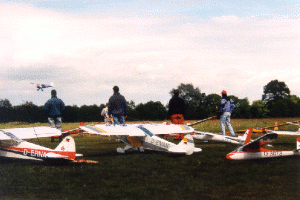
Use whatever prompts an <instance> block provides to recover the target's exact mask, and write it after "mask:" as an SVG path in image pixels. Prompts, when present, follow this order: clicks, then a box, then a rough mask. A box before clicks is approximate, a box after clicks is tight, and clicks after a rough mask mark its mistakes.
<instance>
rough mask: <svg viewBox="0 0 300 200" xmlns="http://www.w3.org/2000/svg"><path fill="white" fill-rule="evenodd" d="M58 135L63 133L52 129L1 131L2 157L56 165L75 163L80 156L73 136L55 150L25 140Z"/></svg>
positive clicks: (37, 128) (0, 145) (68, 137)
mask: <svg viewBox="0 0 300 200" xmlns="http://www.w3.org/2000/svg"><path fill="white" fill-rule="evenodd" d="M58 135H61V131H59V130H57V129H55V128H50V127H34V128H14V129H0V156H2V157H9V158H18V159H30V160H40V161H47V162H54V163H57V162H69V161H73V160H74V159H75V158H76V155H77V156H79V155H78V154H76V153H75V142H74V139H73V138H72V137H71V136H67V137H65V138H64V139H63V141H62V142H61V143H60V144H59V145H58V146H57V147H56V148H55V149H54V150H52V149H49V148H46V147H43V146H40V145H36V144H33V143H30V142H26V141H24V140H23V139H34V138H38V137H51V136H58Z"/></svg>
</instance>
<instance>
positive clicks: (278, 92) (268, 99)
mask: <svg viewBox="0 0 300 200" xmlns="http://www.w3.org/2000/svg"><path fill="white" fill-rule="evenodd" d="M289 95H290V89H289V88H288V87H287V85H286V84H285V83H284V82H280V81H278V80H273V81H271V82H269V83H268V84H267V85H266V86H264V94H263V95H262V101H263V102H264V103H265V104H266V105H267V106H268V107H270V106H271V104H272V103H274V102H276V101H278V100H282V99H284V98H286V97H288V96H289Z"/></svg>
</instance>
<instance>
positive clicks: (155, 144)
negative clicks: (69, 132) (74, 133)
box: [80, 123, 202, 155]
mask: <svg viewBox="0 0 300 200" xmlns="http://www.w3.org/2000/svg"><path fill="white" fill-rule="evenodd" d="M80 128H81V129H82V130H84V131H86V132H87V133H90V134H98V135H106V136H116V137H117V138H118V139H119V140H121V141H122V142H124V143H125V144H126V146H125V147H124V148H117V152H118V153H125V151H127V150H129V149H134V150H139V151H140V152H144V150H145V149H146V150H153V151H161V152H168V153H173V154H185V155H191V154H193V153H194V152H201V151H202V149H201V148H196V147H195V144H194V140H193V137H192V136H191V135H190V134H188V135H186V136H185V137H184V138H183V139H182V140H181V141H180V142H179V143H178V144H175V143H172V142H169V141H167V140H165V139H162V138H161V137H159V136H158V135H165V134H174V133H193V132H194V129H193V128H191V127H189V126H186V125H174V124H171V125H164V124H127V125H99V124H97V125H87V126H84V124H83V123H81V126H80Z"/></svg>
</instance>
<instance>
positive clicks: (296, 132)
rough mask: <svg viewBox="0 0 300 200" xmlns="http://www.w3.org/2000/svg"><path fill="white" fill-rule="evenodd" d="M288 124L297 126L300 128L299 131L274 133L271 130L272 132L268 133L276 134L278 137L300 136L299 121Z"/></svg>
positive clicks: (276, 131)
mask: <svg viewBox="0 0 300 200" xmlns="http://www.w3.org/2000/svg"><path fill="white" fill-rule="evenodd" d="M286 124H289V125H296V126H298V130H297V131H279V130H274V131H272V130H270V131H267V133H276V134H278V135H300V128H299V126H300V125H299V121H295V122H287V123H286Z"/></svg>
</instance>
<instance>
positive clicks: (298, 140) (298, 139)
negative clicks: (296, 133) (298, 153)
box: [296, 137, 300, 150]
mask: <svg viewBox="0 0 300 200" xmlns="http://www.w3.org/2000/svg"><path fill="white" fill-rule="evenodd" d="M296 149H297V150H300V137H298V138H297V146H296Z"/></svg>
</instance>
